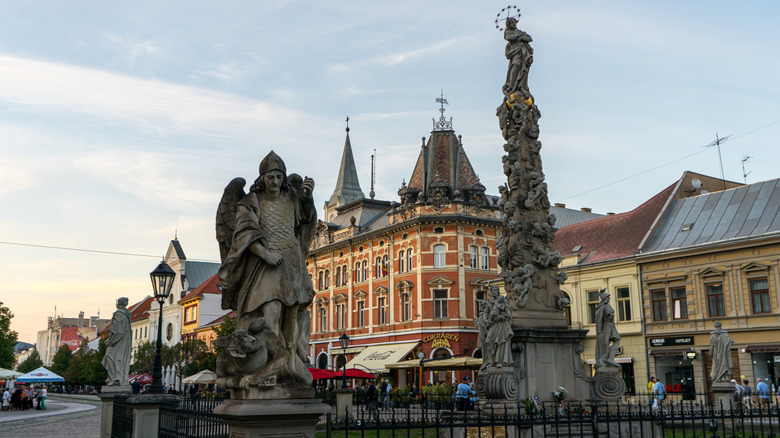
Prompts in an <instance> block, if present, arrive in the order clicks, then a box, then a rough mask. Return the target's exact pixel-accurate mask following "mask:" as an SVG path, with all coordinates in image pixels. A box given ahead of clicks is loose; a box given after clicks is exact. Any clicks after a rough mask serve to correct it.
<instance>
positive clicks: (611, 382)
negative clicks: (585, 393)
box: [593, 365, 626, 403]
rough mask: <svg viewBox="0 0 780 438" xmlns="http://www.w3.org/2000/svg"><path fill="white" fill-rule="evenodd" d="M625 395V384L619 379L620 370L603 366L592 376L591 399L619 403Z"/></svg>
mask: <svg viewBox="0 0 780 438" xmlns="http://www.w3.org/2000/svg"><path fill="white" fill-rule="evenodd" d="M625 393H626V382H625V381H624V380H623V378H622V377H620V368H618V367H614V366H609V365H603V366H601V367H599V368H598V369H597V370H596V375H594V376H593V397H594V398H595V399H596V400H598V401H608V402H615V403H617V402H619V401H621V400H622V398H623V394H625Z"/></svg>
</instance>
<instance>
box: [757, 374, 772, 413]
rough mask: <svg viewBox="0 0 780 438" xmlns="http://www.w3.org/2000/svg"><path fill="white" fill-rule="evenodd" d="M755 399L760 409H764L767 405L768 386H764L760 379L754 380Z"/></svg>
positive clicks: (764, 383)
mask: <svg viewBox="0 0 780 438" xmlns="http://www.w3.org/2000/svg"><path fill="white" fill-rule="evenodd" d="M756 397H758V402H759V403H760V405H759V406H760V407H761V408H764V407H766V405H767V404H768V403H769V385H767V384H766V382H764V381H763V380H761V378H760V377H759V378H757V379H756Z"/></svg>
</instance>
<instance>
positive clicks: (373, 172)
mask: <svg viewBox="0 0 780 438" xmlns="http://www.w3.org/2000/svg"><path fill="white" fill-rule="evenodd" d="M375 178H376V149H374V153H373V154H371V191H370V192H368V196H369V197H371V199H374V194H375V193H374V179H375Z"/></svg>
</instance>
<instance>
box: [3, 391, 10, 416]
mask: <svg viewBox="0 0 780 438" xmlns="http://www.w3.org/2000/svg"><path fill="white" fill-rule="evenodd" d="M10 408H11V391H9V390H8V388H5V391H3V410H4V411H7V410H9V409H10Z"/></svg>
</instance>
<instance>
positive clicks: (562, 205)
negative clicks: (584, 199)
mask: <svg viewBox="0 0 780 438" xmlns="http://www.w3.org/2000/svg"><path fill="white" fill-rule="evenodd" d="M555 206H556V207H558V208H566V204H563V203H560V202H556V203H555Z"/></svg>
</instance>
